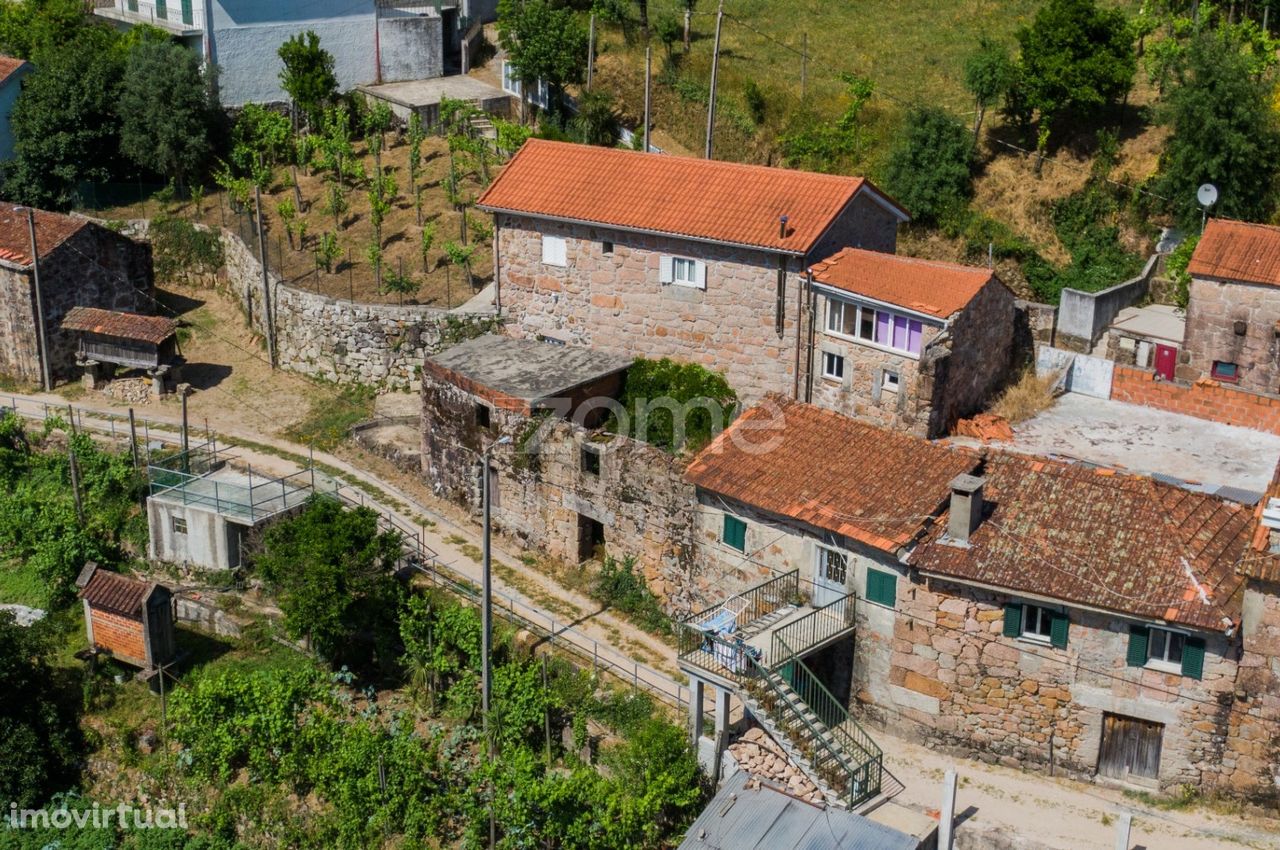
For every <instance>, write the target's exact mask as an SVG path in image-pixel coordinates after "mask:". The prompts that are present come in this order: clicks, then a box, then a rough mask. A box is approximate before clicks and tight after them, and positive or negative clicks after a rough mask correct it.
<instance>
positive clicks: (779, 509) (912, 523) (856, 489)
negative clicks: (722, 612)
mask: <svg viewBox="0 0 1280 850" xmlns="http://www.w3.org/2000/svg"><path fill="white" fill-rule="evenodd" d="M771 422H772V423H776V424H774V425H770V423H771ZM771 443H776V445H773V446H772V447H771V448H769V447H770V444H771ZM766 448H769V450H765V449H766ZM978 463H979V457H978V455H977V454H975V453H973V452H971V451H968V450H965V449H960V448H954V447H946V446H943V445H940V444H937V443H930V442H928V441H927V440H922V439H920V438H918V437H912V436H909V435H907V434H902V433H899V432H897V431H889V430H885V429H882V428H877V427H875V426H872V425H868V424H866V423H865V422H859V421H858V420H856V419H850V418H849V417H847V416H841V415H840V414H838V413H833V412H832V411H829V410H823V409H821V408H817V407H814V406H812V405H808V404H799V403H797V402H792V401H787V400H785V399H782V398H779V397H776V396H773V397H770V398H768V399H766V400H765V402H764V403H763V404H761V405H759V406H757V407H753V408H751V409H750V410H748V411H747V412H745V413H743V414H742V415H741V416H739V417H738V419H737V420H736V421H735V422H734V423H733V425H731V426H730V427H729V428H727V429H725V431H724V432H722V433H721V434H720V435H719V436H718V437H717V438H716V439H715V440H714V441H713V442H712V443H711V444H710V445H709V446H707V448H705V449H704V450H703V451H702V452H701V453H700V454H699V455H698V456H697V457H696V458H694V460H693V462H692V463H691V464H690V465H689V468H688V470H687V471H686V473H685V478H686V479H687V480H689V481H690V482H692V483H693V484H696V485H697V486H698V487H701V488H703V489H705V490H709V491H711V492H714V493H718V494H720V495H722V496H726V497H728V498H731V499H735V500H737V501H740V502H744V503H747V504H749V505H753V506H755V507H758V508H761V509H763V510H765V511H768V512H770V513H773V514H776V515H778V516H783V517H789V518H791V519H795V520H799V521H801V522H805V523H808V524H809V525H812V526H815V527H817V528H821V529H825V530H827V531H833V532H835V533H837V534H842V535H844V536H846V537H851V538H853V539H855V540H858V541H861V542H862V543H865V544H867V545H869V546H874V547H876V548H879V549H882V550H885V551H887V552H894V551H896V550H897V549H898V548H900V547H901V546H903V545H905V544H907V543H909V542H910V541H911V540H912V539H914V538H915V537H916V536H917V535H918V534H919V533H920V532H921V530H922V529H924V528H925V526H926V525H927V523H928V521H929V520H928V518H929V517H930V516H933V515H934V514H937V513H938V512H939V510H940V509H941V508H942V507H943V504H944V503H945V502H946V501H947V499H948V498H949V497H950V492H951V491H950V487H949V485H950V483H951V480H952V479H953V478H955V477H956V476H957V475H959V474H961V473H964V472H969V471H970V470H972V469H974V468H975V467H976V466H977V465H978Z"/></svg>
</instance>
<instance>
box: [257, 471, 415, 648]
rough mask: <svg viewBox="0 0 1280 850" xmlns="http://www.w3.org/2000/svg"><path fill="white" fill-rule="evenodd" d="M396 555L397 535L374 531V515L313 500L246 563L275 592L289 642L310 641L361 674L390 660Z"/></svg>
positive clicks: (265, 538) (272, 530)
mask: <svg viewBox="0 0 1280 850" xmlns="http://www.w3.org/2000/svg"><path fill="white" fill-rule="evenodd" d="M399 555H400V539H399V537H398V536H397V535H395V534H393V533H391V532H383V531H379V529H378V515H377V513H375V512H374V511H372V510H370V509H368V508H355V509H352V510H347V509H346V508H344V507H343V506H342V504H341V503H340V502H338V501H337V500H335V499H331V498H327V497H321V496H317V497H314V498H312V499H311V501H309V502H308V503H307V505H306V507H305V508H304V509H303V510H302V512H301V513H299V514H297V515H296V516H293V517H290V518H288V519H286V520H283V521H281V522H279V523H276V524H275V525H272V526H270V527H269V528H268V529H267V530H266V532H265V533H264V534H263V535H262V539H261V541H260V543H257V544H254V545H252V546H251V550H250V562H251V563H252V564H253V566H254V568H255V569H256V570H257V571H258V572H259V573H260V574H261V575H262V577H263V579H264V580H265V581H266V582H267V583H268V584H269V585H271V586H272V587H273V588H274V589H275V590H276V592H277V595H278V598H279V601H280V608H281V610H282V611H284V623H285V628H286V629H287V630H288V632H289V634H290V636H292V637H294V638H303V637H305V638H309V639H310V641H311V645H312V647H313V648H314V649H315V650H316V652H318V653H319V654H320V656H321V657H323V658H325V659H326V660H328V661H330V662H332V663H334V664H335V665H336V664H338V663H347V664H350V665H351V666H352V667H356V666H359V667H361V668H365V667H367V665H368V663H369V662H370V661H371V660H373V661H377V662H379V663H381V664H384V665H385V664H388V663H389V662H390V661H391V660H392V659H393V657H394V652H393V647H392V645H391V643H390V642H389V639H390V638H393V637H394V632H395V629H396V625H395V618H396V612H397V610H398V608H399V605H400V602H399V587H398V585H397V584H396V581H395V579H394V578H393V577H392V575H391V569H392V567H393V566H394V565H395V562H396V559H397V558H398V557H399Z"/></svg>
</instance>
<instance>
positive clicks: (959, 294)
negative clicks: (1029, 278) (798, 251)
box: [812, 248, 999, 319]
mask: <svg viewBox="0 0 1280 850" xmlns="http://www.w3.org/2000/svg"><path fill="white" fill-rule="evenodd" d="M812 270H813V279H814V280H815V281H817V282H819V283H823V284H826V285H827V286H831V287H835V288H836V289H841V290H844V291H845V292H849V293H852V294H854V295H861V296H863V297H866V298H872V299H875V300H876V301H883V302H885V303H886V304H896V305H897V306H899V307H906V308H908V309H910V310H915V311H916V312H919V313H927V314H928V315H930V316H937V317H938V318H941V319H945V318H947V317H949V316H952V315H954V314H955V313H957V312H959V311H960V310H963V309H964V308H965V306H966V305H968V303H969V302H970V301H972V300H973V298H974V296H975V295H977V294H978V291H979V290H981V289H982V287H984V286H986V285H987V284H988V283H989V282H990V281H992V280H997V281H998V280H999V278H997V277H996V276H995V273H994V272H992V271H991V270H990V269H984V268H979V267H975V266H962V265H958V264H956V263H940V262H935V261H933V260H920V259H916V258H914V257H902V256H898V255H897V254H884V253H881V252H880V251H867V250H863V249H861V248H845V249H844V250H842V251H840V252H839V253H838V254H836V255H835V256H833V257H830V258H828V259H826V260H823V261H822V262H820V263H817V264H815V265H814V266H813V267H812Z"/></svg>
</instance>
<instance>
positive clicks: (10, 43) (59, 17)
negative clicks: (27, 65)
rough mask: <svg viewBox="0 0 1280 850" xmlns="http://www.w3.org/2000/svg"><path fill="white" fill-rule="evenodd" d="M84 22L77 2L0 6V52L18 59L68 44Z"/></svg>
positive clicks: (43, 0)
mask: <svg viewBox="0 0 1280 850" xmlns="http://www.w3.org/2000/svg"><path fill="white" fill-rule="evenodd" d="M87 23H88V16H86V15H85V13H84V3H82V2H80V0H11V2H7V3H0V51H3V52H4V53H5V54H6V55H8V56H16V57H18V58H20V59H34V58H35V57H36V54H37V53H41V52H43V51H46V50H49V49H54V48H59V47H63V46H64V45H67V44H70V43H71V42H72V41H74V40H75V39H76V37H77V36H78V35H79V34H80V30H81V29H82V28H83V27H84V26H85V25H86V24H87Z"/></svg>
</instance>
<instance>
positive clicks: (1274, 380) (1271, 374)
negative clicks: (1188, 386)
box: [1176, 278, 1280, 393]
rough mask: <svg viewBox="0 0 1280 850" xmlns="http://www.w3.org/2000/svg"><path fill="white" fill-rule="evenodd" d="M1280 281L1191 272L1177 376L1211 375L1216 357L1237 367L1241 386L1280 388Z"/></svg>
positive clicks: (1261, 389) (1264, 389)
mask: <svg viewBox="0 0 1280 850" xmlns="http://www.w3.org/2000/svg"><path fill="white" fill-rule="evenodd" d="M1278 335H1280V287H1275V286H1265V285H1262V284H1249V283H1227V282H1221V281H1215V280H1204V279H1201V278H1192V280H1191V300H1190V301H1189V302H1188V304H1187V330H1186V340H1185V345H1184V354H1183V356H1182V357H1181V358H1180V361H1179V366H1178V370H1177V373H1176V374H1177V376H1178V377H1179V378H1181V379H1183V380H1188V381H1194V380H1196V379H1198V378H1201V377H1204V376H1207V375H1210V374H1211V373H1212V370H1213V364H1214V361H1221V362H1224V363H1235V364H1236V365H1237V366H1238V367H1239V386H1240V387H1241V388H1242V389H1247V390H1254V391H1256V392H1264V393H1276V392H1280V339H1278V338H1277V336H1278Z"/></svg>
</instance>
